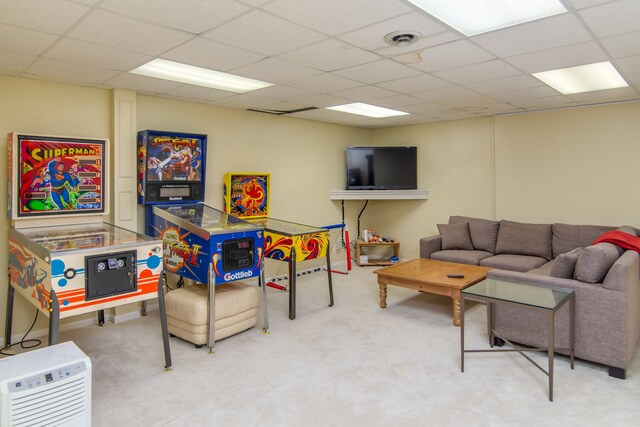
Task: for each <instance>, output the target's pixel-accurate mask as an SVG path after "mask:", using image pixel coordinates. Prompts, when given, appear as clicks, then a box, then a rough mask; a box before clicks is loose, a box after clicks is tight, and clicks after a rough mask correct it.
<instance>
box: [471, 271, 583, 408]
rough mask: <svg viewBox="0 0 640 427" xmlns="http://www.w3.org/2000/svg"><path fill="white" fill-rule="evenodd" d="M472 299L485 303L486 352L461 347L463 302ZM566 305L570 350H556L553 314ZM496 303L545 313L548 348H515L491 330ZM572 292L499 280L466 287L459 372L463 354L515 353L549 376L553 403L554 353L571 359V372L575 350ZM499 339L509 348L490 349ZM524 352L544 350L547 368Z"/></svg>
mask: <svg viewBox="0 0 640 427" xmlns="http://www.w3.org/2000/svg"><path fill="white" fill-rule="evenodd" d="M466 299H471V300H475V301H482V302H485V303H486V304H487V322H488V332H489V343H490V345H491V347H492V348H491V349H485V350H465V348H464V312H465V300H466ZM567 302H569V348H567V349H565V348H562V349H556V348H555V342H554V339H555V330H554V323H555V315H556V312H557V311H558V309H559V308H560V307H562V306H563V305H564V304H566V303H567ZM495 304H506V305H511V306H516V307H520V308H522V309H528V310H536V311H541V312H544V313H546V319H547V348H536V347H533V348H530V347H526V348H525V347H521V346H518V345H514V344H513V343H511V342H509V341H508V340H506V339H504V338H503V337H501V336H500V335H498V334H497V333H496V331H495V330H494V322H493V319H494V314H493V308H494V305H495ZM575 311H576V310H575V293H574V290H573V289H569V288H561V287H556V286H541V285H534V284H530V283H523V282H511V281H507V280H499V279H486V280H484V281H482V282H479V283H476V284H475V285H472V286H469V287H468V288H466V289H464V290H462V292H461V293H460V313H461V316H460V317H461V319H460V320H461V325H460V326H461V327H460V370H461V371H462V372H464V355H465V353H481V352H494V351H517V352H518V353H520V354H521V355H522V356H523V357H525V358H526V359H527V360H528V361H529V362H531V363H532V364H534V365H535V366H536V367H537V368H538V369H540V370H541V371H542V372H543V373H544V374H546V375H547V376H548V377H549V400H550V401H553V370H554V369H553V368H554V358H555V350H563V351H568V352H569V355H570V357H571V369H573V368H574V363H573V362H574V349H575ZM495 337H498V338H500V339H502V340H504V341H505V342H507V343H508V344H509V345H510V346H511V347H512V348H506V349H502V348H500V349H496V348H493V343H494V338H495ZM525 351H544V352H547V358H548V368H547V370H545V369H544V368H543V367H542V366H540V365H539V364H538V363H536V362H535V361H534V360H533V359H531V358H530V357H529V356H528V355H526V354H525V353H524V352H525Z"/></svg>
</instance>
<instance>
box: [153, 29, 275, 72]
mask: <svg viewBox="0 0 640 427" xmlns="http://www.w3.org/2000/svg"><path fill="white" fill-rule="evenodd" d="M162 57H163V58H166V59H170V60H172V61H177V62H182V63H183V64H189V65H195V66H198V67H204V68H209V69H212V70H217V71H228V70H231V69H234V68H238V67H242V66H245V65H248V64H251V63H253V62H257V61H260V60H261V59H264V58H265V56H264V55H260V54H257V53H254V52H249V51H247V50H244V49H240V48H237V47H233V46H228V45H226V44H222V43H218V42H215V41H212V40H208V39H203V38H202V37H195V38H193V39H191V40H189V41H188V42H186V43H184V44H181V45H180V46H178V47H176V48H175V49H171V50H170V51H168V52H166V53H163V54H162Z"/></svg>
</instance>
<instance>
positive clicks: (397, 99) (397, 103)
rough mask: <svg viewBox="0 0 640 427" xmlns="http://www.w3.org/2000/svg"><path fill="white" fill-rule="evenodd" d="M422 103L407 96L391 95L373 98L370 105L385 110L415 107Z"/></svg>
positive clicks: (420, 100)
mask: <svg viewBox="0 0 640 427" xmlns="http://www.w3.org/2000/svg"><path fill="white" fill-rule="evenodd" d="M422 102H424V100H422V99H419V98H415V97H413V96H409V95H393V96H387V97H384V98H375V99H372V100H371V103H372V104H375V105H378V106H380V107H386V108H398V107H405V106H407V105H415V104H420V103H422Z"/></svg>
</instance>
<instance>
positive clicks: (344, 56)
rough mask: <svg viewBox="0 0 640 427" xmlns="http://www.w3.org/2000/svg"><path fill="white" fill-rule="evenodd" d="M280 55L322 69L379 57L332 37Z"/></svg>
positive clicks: (288, 59)
mask: <svg viewBox="0 0 640 427" xmlns="http://www.w3.org/2000/svg"><path fill="white" fill-rule="evenodd" d="M280 57H281V58H282V59H285V60H287V61H291V62H295V63H296V64H300V65H304V66H306V67H311V68H318V69H320V70H323V71H333V70H338V69H341V68H346V67H351V66H354V65H359V64H364V63H366V62H372V61H375V60H377V59H380V56H378V55H376V54H374V53H371V52H367V51H366V50H363V49H360V48H357V47H354V46H351V45H347V44H345V43H341V42H339V41H338V40H333V39H328V40H325V41H321V42H320V43H316V44H314V45H311V46H307V47H305V48H303V49H298V50H295V51H293V52H289V53H285V54H284V55H280Z"/></svg>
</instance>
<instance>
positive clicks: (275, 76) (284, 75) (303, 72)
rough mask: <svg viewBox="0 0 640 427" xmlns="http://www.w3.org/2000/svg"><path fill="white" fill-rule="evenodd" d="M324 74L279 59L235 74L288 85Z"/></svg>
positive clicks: (238, 69)
mask: <svg viewBox="0 0 640 427" xmlns="http://www.w3.org/2000/svg"><path fill="white" fill-rule="evenodd" d="M320 73H322V71H320V70H316V69H314V68H307V67H302V66H300V65H296V64H292V63H291V62H287V61H283V60H281V59H278V58H266V59H263V60H262V61H259V62H255V63H253V64H250V65H247V66H245V67H241V68H236V69H234V70H233V74H237V75H240V76H244V77H249V78H252V79H258V80H262V81H265V82H270V83H287V82H290V81H293V80H300V79H303V78H306V77H311V76H315V75H318V74H320Z"/></svg>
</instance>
